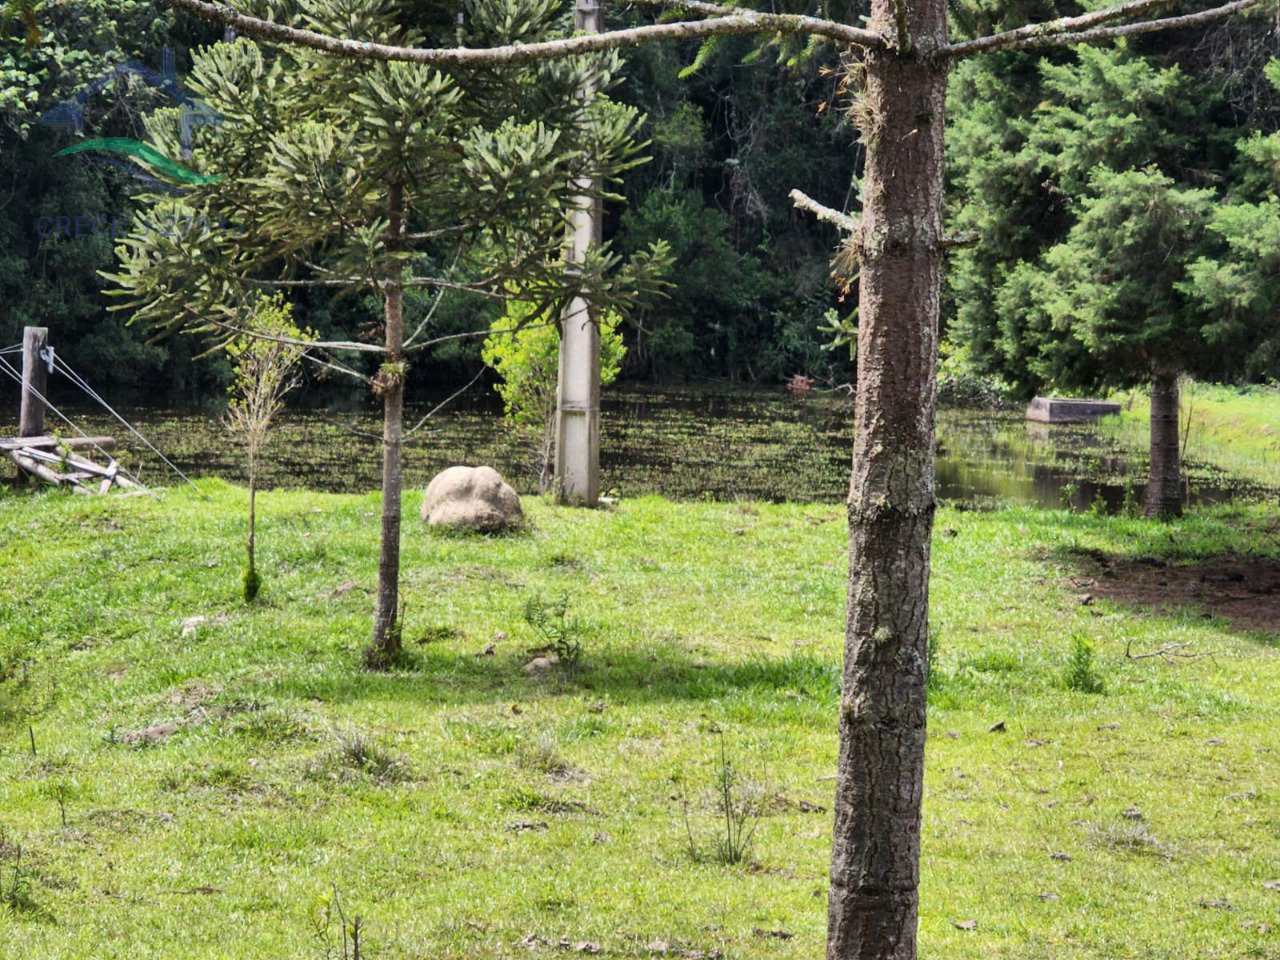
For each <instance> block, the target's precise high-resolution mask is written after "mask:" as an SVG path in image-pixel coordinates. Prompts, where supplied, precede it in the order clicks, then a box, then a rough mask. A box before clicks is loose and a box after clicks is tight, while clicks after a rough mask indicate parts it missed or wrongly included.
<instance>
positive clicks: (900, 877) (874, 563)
mask: <svg viewBox="0 0 1280 960" xmlns="http://www.w3.org/2000/svg"><path fill="white" fill-rule="evenodd" d="M871 10H872V19H871V23H870V24H869V26H870V27H871V28H872V29H879V30H881V31H883V32H884V33H886V34H887V35H891V36H896V37H897V43H896V47H897V49H896V50H894V51H881V50H870V51H868V52H867V55H866V59H865V67H866V83H865V89H864V92H863V95H862V97H863V99H862V103H861V104H860V112H861V113H862V118H861V122H862V130H863V136H864V138H866V139H867V141H868V143H867V154H866V156H867V161H866V171H865V174H864V179H863V199H862V202H863V212H862V217H861V224H860V226H859V227H858V232H857V233H856V234H855V238H856V241H857V244H858V248H859V260H860V272H859V307H858V310H859V313H858V316H859V327H858V393H857V404H856V407H855V412H854V417H855V420H856V427H855V432H854V436H855V440H854V452H853V474H852V479H851V482H850V487H849V597H848V611H847V615H846V617H847V618H846V626H845V666H844V694H843V697H842V698H841V704H840V764H839V768H838V779H837V784H836V800H835V837H834V846H833V849H832V855H831V891H830V894H829V900H828V932H827V957H828V960H914V958H915V956H916V921H917V912H918V894H917V887H918V882H919V872H920V868H919V862H920V801H921V792H922V785H923V779H924V738H925V664H926V648H927V643H928V603H929V541H930V536H931V534H932V528H933V514H934V477H933V470H934V462H933V429H934V366H935V364H936V362H937V338H938V312H939V302H940V290H941V277H942V259H943V232H942V188H943V179H942V175H943V115H944V113H943V112H944V105H945V99H946V64H945V62H943V61H941V59H940V58H935V57H934V56H932V53H933V52H934V51H936V50H938V49H939V48H940V47H942V46H943V45H945V43H946V6H945V0H915V2H913V3H911V4H910V7H909V8H907V7H906V5H905V4H904V3H902V2H901V0H900V2H899V3H898V4H894V3H893V2H892V0H873V3H872V7H871Z"/></svg>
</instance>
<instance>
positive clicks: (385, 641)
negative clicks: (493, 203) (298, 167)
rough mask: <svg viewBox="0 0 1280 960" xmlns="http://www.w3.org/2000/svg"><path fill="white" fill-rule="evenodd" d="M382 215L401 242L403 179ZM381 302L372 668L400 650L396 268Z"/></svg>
mask: <svg viewBox="0 0 1280 960" xmlns="http://www.w3.org/2000/svg"><path fill="white" fill-rule="evenodd" d="M387 216H388V220H389V225H388V228H387V236H388V240H387V245H388V247H389V248H391V249H395V248H396V247H398V246H399V244H400V236H401V233H402V228H403V224H404V186H403V185H402V184H399V183H395V184H392V185H391V187H390V189H389V191H388V200H387ZM396 269H398V267H397V268H396ZM383 303H384V313H385V324H386V328H387V329H386V342H385V345H386V348H387V352H386V355H385V360H384V361H383V365H382V369H381V370H380V371H379V373H378V378H377V380H376V381H375V382H376V383H377V384H378V386H379V388H380V389H381V391H382V546H381V551H380V553H379V556H378V601H377V607H376V610H375V613H374V621H373V640H372V642H371V643H370V645H369V648H368V650H366V651H365V662H366V663H367V664H368V665H369V666H371V667H374V668H386V667H388V666H390V665H391V664H392V663H393V662H394V661H395V658H396V657H397V656H398V655H399V653H400V629H399V625H398V623H397V619H398V617H399V612H400V608H399V604H400V494H401V489H402V487H403V474H402V469H401V447H402V444H403V432H404V381H405V373H406V369H405V361H404V287H403V286H402V285H401V283H400V276H399V274H398V273H396V274H394V275H392V276H390V277H388V278H387V280H386V289H385V291H384V294H383Z"/></svg>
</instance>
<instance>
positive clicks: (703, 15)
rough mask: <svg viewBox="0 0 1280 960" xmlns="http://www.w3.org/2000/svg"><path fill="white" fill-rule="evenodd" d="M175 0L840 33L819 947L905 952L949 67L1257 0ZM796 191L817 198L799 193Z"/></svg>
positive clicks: (575, 43)
mask: <svg viewBox="0 0 1280 960" xmlns="http://www.w3.org/2000/svg"><path fill="white" fill-rule="evenodd" d="M172 2H173V3H174V4H175V5H177V6H179V7H181V8H183V9H186V10H190V11H192V12H194V13H197V14H199V15H201V16H203V17H206V18H207V19H209V20H211V21H213V22H215V23H220V24H223V25H225V26H230V27H234V28H235V29H237V30H240V31H242V32H245V33H251V34H253V35H254V36H256V37H258V38H260V39H263V40H274V41H276V42H280V43H286V44H290V45H298V46H303V47H306V48H308V49H311V50H317V51H324V52H326V53H329V54H332V55H334V56H336V57H341V58H353V59H365V60H368V59H373V60H380V59H388V60H401V61H406V62H409V63H417V64H430V65H433V66H437V67H441V68H444V67H449V68H461V69H466V68H469V67H474V66H481V65H498V64H503V63H513V62H518V63H532V62H538V61H543V60H548V59H552V58H559V57H572V56H575V55H577V54H581V53H583V52H585V51H593V50H604V49H610V48H614V47H620V46H625V45H629V44H634V43H642V42H646V41H650V40H663V39H668V40H670V39H693V38H706V37H712V36H718V35H723V34H734V33H736V34H748V33H768V34H776V33H780V32H781V33H792V34H810V35H811V36H812V37H815V38H819V39H820V40H827V41H832V42H835V43H839V44H841V45H842V46H843V47H844V48H846V49H847V54H848V61H849V64H850V77H849V78H848V79H849V81H850V83H851V86H852V87H853V92H854V117H855V120H856V121H857V123H858V125H859V128H860V130H861V134H862V139H863V142H864V144H865V149H866V164H865V170H864V172H863V177H862V196H861V209H860V210H859V211H856V212H855V213H854V214H852V215H850V214H848V213H845V212H842V211H834V210H832V211H825V215H826V217H827V218H828V219H830V220H831V221H832V222H834V223H836V224H838V225H839V226H840V228H841V229H842V230H843V231H844V232H845V233H846V234H847V236H846V237H845V239H844V241H843V244H842V246H843V248H844V249H843V253H844V254H845V256H843V257H842V262H843V263H845V264H847V263H849V262H850V261H856V262H857V265H858V269H859V281H858V296H859V315H858V320H859V323H858V382H857V391H858V397H857V404H856V408H855V413H854V417H855V438H854V455H853V461H854V462H853V474H852V479H851V482H850V489H849V560H850V564H849V594H848V596H849V600H848V612H847V619H846V633H845V670H844V689H843V694H842V696H841V701H840V720H839V722H840V761H839V763H840V766H839V772H838V777H837V787H836V814H835V837H834V844H833V850H832V865H831V893H830V898H829V902H828V938H827V955H828V957H829V958H830V960H914V958H915V956H916V928H917V919H918V882H919V870H920V803H921V796H922V792H923V781H924V735H925V670H926V663H927V637H928V584H929V545H930V539H931V534H932V526H933V514H934V508H935V504H934V485H933V484H934V480H933V467H934V463H933V455H934V454H933V449H934V448H933V429H934V385H933V384H934V369H935V364H936V361H937V336H938V313H939V301H940V294H941V281H942V267H943V259H944V255H945V249H946V247H947V245H948V238H947V236H946V234H945V233H944V231H943V222H942V221H943V218H942V212H943V205H942V203H943V160H944V157H943V119H944V117H943V114H944V107H945V101H946V89H947V74H948V70H949V68H950V67H951V65H952V64H953V63H954V62H956V61H957V60H958V59H961V58H963V57H966V56H973V55H976V54H980V53H984V52H987V51H993V50H1000V49H1008V48H1013V47H1036V46H1040V47H1043V46H1053V45H1061V44H1073V43H1081V42H1089V41H1106V40H1109V39H1112V38H1114V37H1118V36H1126V35H1128V34H1132V33H1140V32H1146V31H1152V30H1160V29H1164V28H1168V27H1184V28H1192V29H1193V28H1195V27H1196V26H1198V25H1200V24H1203V23H1208V22H1212V21H1214V20H1215V19H1218V18H1221V17H1224V16H1227V15H1230V14H1232V13H1236V12H1239V11H1243V10H1247V9H1249V8H1251V7H1256V6H1260V4H1261V0H1231V2H1229V3H1226V4H1223V5H1222V6H1218V7H1213V8H1211V9H1209V10H1204V11H1201V12H1198V13H1194V14H1187V15H1184V16H1179V17H1168V18H1164V19H1161V20H1154V21H1145V22H1144V21H1138V22H1129V23H1124V22H1122V21H1126V20H1133V18H1139V17H1142V16H1145V15H1148V14H1150V13H1151V12H1152V11H1155V10H1158V9H1162V8H1163V7H1164V6H1166V5H1167V3H1168V0H1129V2H1127V3H1122V4H1120V5H1118V6H1115V7H1109V8H1105V9H1101V10H1096V11H1094V12H1092V13H1085V14H1081V15H1080V16H1076V17H1069V18H1063V19H1058V20H1054V21H1050V22H1048V23H1040V24H1034V25H1028V26H1026V27H1020V28H1016V29H1013V30H1010V31H1006V32H1004V33H1000V34H996V35H992V36H987V37H979V38H977V39H974V40H967V41H963V42H959V43H951V42H949V40H948V34H947V3H946V0H872V2H871V16H870V19H869V20H868V21H867V23H866V26H865V27H864V26H851V25H849V24H845V23H838V22H834V21H831V20H821V19H818V18H815V17H810V16H804V15H799V14H786V13H756V12H754V11H750V10H744V9H741V8H738V7H726V6H720V5H717V4H714V3H707V2H704V0H680V2H677V3H672V4H671V5H672V6H673V7H674V8H676V9H678V10H680V11H683V12H686V13H687V14H688V15H689V16H688V18H687V19H672V18H668V19H664V20H663V21H662V22H659V23H654V24H647V25H644V26H640V27H632V28H627V29H617V30H606V31H604V32H602V33H599V34H595V35H589V36H581V37H574V38H571V39H565V40H559V41H554V42H551V43H530V44H524V45H518V46H512V45H508V46H503V47H499V48H490V49H476V48H467V47H458V46H448V47H435V48H425V47H414V46H407V45H400V46H395V45H389V44H382V45H379V44H377V43H368V42H365V41H366V39H377V38H366V37H364V36H362V35H360V34H359V33H357V32H355V31H353V30H352V29H351V28H350V27H349V26H347V25H346V24H343V25H342V26H341V27H340V28H333V27H330V28H329V29H324V28H317V29H307V28H306V25H304V24H300V23H293V24H286V23H279V22H272V21H269V20H264V19H262V18H260V17H253V16H248V15H245V14H244V13H243V12H241V11H239V10H235V9H233V8H231V7H228V6H226V5H224V4H221V3H210V2H207V0H172ZM659 2H660V0H659ZM468 9H474V8H468ZM850 16H851V17H852V16H853V14H852V12H851V13H850ZM797 200H798V201H800V202H801V203H803V204H804V205H805V206H807V207H808V208H809V209H811V210H813V209H815V208H817V205H816V204H814V203H813V202H812V201H810V200H808V198H807V197H803V196H799V197H797ZM819 212H823V211H819Z"/></svg>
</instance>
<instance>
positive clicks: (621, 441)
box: [0, 388, 1267, 510]
mask: <svg viewBox="0 0 1280 960" xmlns="http://www.w3.org/2000/svg"><path fill="white" fill-rule="evenodd" d="M15 392H16V390H15ZM55 402H56V398H55ZM13 406H16V403H15V404H14V405H13ZM429 409H430V404H426V403H424V404H422V405H421V406H420V407H417V408H411V409H410V411H409V415H408V416H407V417H406V423H407V425H408V426H413V425H414V424H415V423H416V422H417V417H419V416H422V415H423V414H425V413H426V412H427V410H429ZM415 410H416V411H417V412H416V414H415V412H414V411H415ZM67 412H69V413H71V414H72V419H74V420H76V421H77V423H78V424H79V425H80V426H82V427H83V428H84V429H85V430H86V431H87V432H89V433H91V434H99V433H102V434H110V435H113V436H115V437H116V438H117V439H118V440H120V441H121V442H122V444H123V446H124V449H125V450H126V451H127V453H126V454H125V455H124V457H123V458H122V462H124V463H126V465H128V466H129V467H130V468H131V469H133V470H134V471H135V472H138V473H140V475H141V476H142V479H143V480H144V482H148V483H153V484H163V483H170V482H173V479H174V478H173V476H172V475H171V474H169V473H168V472H167V469H166V468H165V467H164V466H163V464H162V463H161V462H160V461H159V459H158V458H157V457H156V456H155V455H154V454H150V453H149V452H148V451H146V449H145V448H144V447H143V446H142V444H141V443H139V442H137V441H136V440H134V439H132V438H129V437H128V436H127V434H126V432H125V431H124V429H123V428H122V427H120V426H119V425H118V424H115V423H113V421H111V420H110V418H109V417H107V416H106V415H105V414H101V413H94V412H92V411H88V410H83V409H81V410H78V411H74V412H73V411H67ZM123 412H124V414H125V416H126V417H127V418H128V419H129V420H130V421H132V422H133V423H135V424H136V425H137V426H138V427H139V428H140V429H141V431H142V432H143V433H144V434H145V435H146V436H147V437H148V439H150V440H151V441H152V442H153V443H155V444H156V446H158V447H159V448H160V449H161V450H163V451H164V452H165V454H166V455H167V456H168V457H169V458H170V459H172V460H173V461H174V462H175V463H176V464H177V465H178V466H179V467H181V468H182V469H183V470H184V471H185V472H187V473H189V474H191V475H193V476H219V477H225V478H227V479H231V480H234V481H237V482H239V481H241V480H242V479H243V473H244V466H243V458H242V456H241V454H240V452H239V450H238V448H237V446H236V445H235V444H234V443H233V442H232V441H230V440H229V439H228V435H227V433H226V431H225V430H223V429H222V427H221V426H220V424H219V419H218V416H217V414H214V413H209V412H200V411H175V410H159V409H148V408H131V409H128V410H126V411H123ZM851 418H852V412H851V404H850V402H849V400H848V398H847V397H843V396H829V395H810V396H809V397H808V398H806V399H804V400H794V399H792V398H791V397H789V396H788V395H787V394H786V393H785V392H783V391H782V390H780V389H779V390H776V391H769V392H764V391H733V390H724V389H722V390H652V389H646V390H637V389H634V388H631V389H614V390H608V391H606V392H605V395H604V399H603V424H602V430H601V469H602V473H603V486H604V489H605V490H606V491H607V492H609V493H610V494H613V495H617V496H624V497H626V496H637V495H640V494H645V493H658V494H662V495H665V496H668V497H672V498H675V499H703V498H705V499H713V500H733V499H755V500H793V501H819V502H839V501H841V500H843V499H844V497H845V494H846V491H847V486H848V480H849V461H850V458H851V455H852V453H851V452H852V426H851ZM13 428H14V424H13V422H12V419H9V420H7V421H6V420H3V419H0V433H5V434H8V433H11V432H12V430H13ZM380 431H381V423H380V412H379V411H378V410H377V409H375V408H372V407H370V408H369V409H366V410H361V411H356V412H325V411H290V412H289V413H288V414H287V415H285V416H284V417H283V418H281V420H280V422H279V424H278V426H277V428H276V429H275V432H274V434H273V437H274V439H273V440H272V443H271V447H270V451H269V454H268V457H267V461H268V462H267V464H266V465H265V469H264V484H265V485H266V486H287V487H311V488H315V489H322V490H332V491H342V492H365V491H369V490H374V489H377V487H378V483H379V471H380V469H381V459H380V454H379V446H380V439H379V437H380ZM405 461H406V462H405V482H406V484H407V485H410V486H423V485H425V484H426V482H427V481H428V480H429V479H430V478H431V477H432V476H433V475H434V474H435V473H436V472H437V471H439V470H441V469H443V468H444V467H446V466H449V465H451V464H456V463H471V464H475V463H487V464H490V465H492V466H494V467H496V468H497V469H498V470H499V471H500V472H501V473H503V475H504V476H506V477H507V478H508V479H509V480H510V481H511V482H512V483H513V484H514V485H515V486H516V487H517V488H518V489H519V490H520V491H521V492H524V493H529V492H534V491H535V490H536V487H537V475H538V474H537V466H536V463H535V459H534V454H533V448H532V444H531V443H530V442H529V441H528V440H527V439H526V438H525V437H523V436H522V435H521V434H519V433H518V432H517V431H515V430H513V429H512V428H510V427H509V426H508V425H507V424H506V423H505V422H504V421H503V420H502V417H501V411H500V409H499V408H498V407H497V406H496V404H495V403H494V402H492V400H491V399H490V398H488V397H477V398H473V399H471V400H470V401H468V402H466V403H464V404H462V405H458V406H454V407H453V408H451V409H450V410H449V411H448V412H445V413H442V414H439V415H437V416H436V417H434V418H432V419H431V420H429V421H427V422H426V423H425V424H423V425H422V427H421V429H420V430H419V431H418V432H416V433H414V434H413V435H412V437H411V438H410V439H409V441H408V443H407V445H406V451H405ZM1145 470H1146V463H1145V459H1144V457H1143V455H1142V454H1141V452H1137V453H1136V454H1135V452H1133V451H1126V450H1123V449H1120V448H1118V447H1117V446H1115V445H1114V443H1110V442H1108V441H1105V440H1103V439H1102V438H1101V437H1099V435H1098V433H1097V432H1096V431H1095V430H1094V429H1093V428H1091V427H1089V426H1078V425H1072V426H1066V425H1062V426H1047V425H1044V424H1033V423H1028V422H1027V421H1025V420H1024V419H1023V418H1022V415H1021V414H1020V413H992V412H988V411H967V410H943V411H941V412H940V414H939V419H938V496H939V498H940V499H943V500H948V501H955V502H961V503H966V504H969V505H972V506H989V505H996V504H999V503H1021V504H1031V505H1037V506H1045V507H1060V506H1063V505H1069V506H1072V507H1075V508H1077V509H1084V508H1088V507H1091V506H1094V505H1105V507H1106V508H1107V509H1109V510H1116V509H1119V508H1120V507H1121V506H1122V505H1123V504H1124V503H1125V501H1126V498H1129V499H1131V500H1132V499H1135V498H1136V499H1138V500H1140V499H1141V493H1142V478H1143V475H1144V472H1145ZM1189 474H1190V482H1189V497H1190V499H1191V500H1192V501H1198V502H1205V501H1220V500H1224V499H1230V498H1233V497H1256V496H1259V495H1263V494H1266V493H1267V491H1263V490H1260V489H1258V488H1257V487H1254V486H1250V485H1248V484H1244V483H1239V482H1235V481H1233V480H1232V478H1230V477H1228V476H1226V475H1224V474H1222V473H1221V472H1219V471H1215V470H1213V469H1212V468H1211V467H1208V466H1204V465H1198V464H1193V465H1192V469H1191V470H1189Z"/></svg>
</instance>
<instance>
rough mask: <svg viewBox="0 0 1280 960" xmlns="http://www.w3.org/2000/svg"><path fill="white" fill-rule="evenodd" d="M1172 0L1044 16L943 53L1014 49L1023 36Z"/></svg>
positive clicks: (1091, 23) (1097, 22) (1132, 0)
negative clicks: (1046, 18)
mask: <svg viewBox="0 0 1280 960" xmlns="http://www.w3.org/2000/svg"><path fill="white" fill-rule="evenodd" d="M1172 2H1173V0H1129V2H1128V3H1121V4H1118V5H1117V6H1114V7H1107V8H1106V9H1103V10H1094V11H1093V12H1092V13H1086V14H1083V15H1081V16H1078V17H1061V18H1059V19H1057V20H1047V21H1045V22H1044V23H1029V24H1027V25H1026V26H1025V27H1018V28H1017V29H1016V30H1006V31H1005V32H1004V33H996V34H992V35H991V36H989V37H979V38H978V39H976V40H965V41H962V42H960V43H953V44H950V45H949V46H948V47H947V48H946V49H945V50H944V51H943V53H944V54H945V55H946V56H948V57H968V56H973V55H974V54H975V53H985V52H986V51H988V50H999V49H1009V48H1012V49H1018V47H1019V46H1020V45H1021V42H1022V41H1024V40H1035V39H1037V38H1040V37H1043V36H1045V35H1046V34H1059V33H1067V32H1069V31H1073V30H1086V29H1088V28H1089V27H1097V26H1101V25H1102V24H1104V23H1110V22H1111V21H1112V20H1121V19H1123V18H1125V17H1136V16H1140V15H1141V14H1144V13H1147V12H1148V11H1150V10H1153V9H1155V8H1156V7H1160V6H1167V5H1169V4H1170V3H1172Z"/></svg>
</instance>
